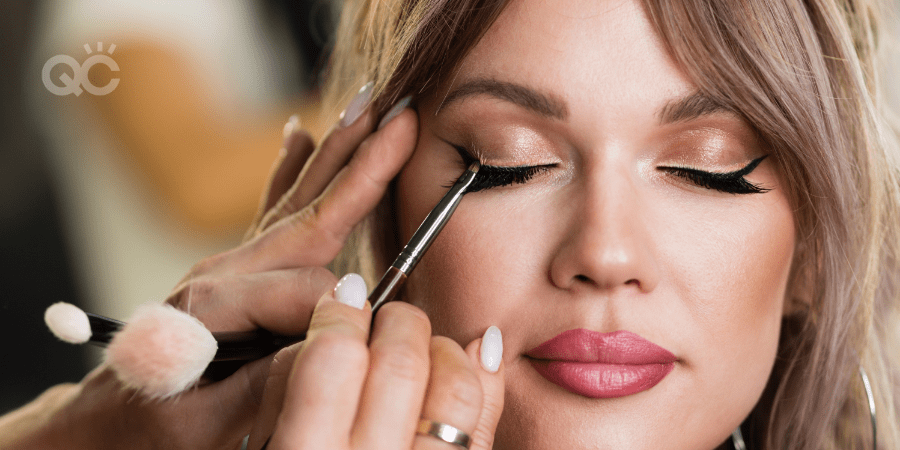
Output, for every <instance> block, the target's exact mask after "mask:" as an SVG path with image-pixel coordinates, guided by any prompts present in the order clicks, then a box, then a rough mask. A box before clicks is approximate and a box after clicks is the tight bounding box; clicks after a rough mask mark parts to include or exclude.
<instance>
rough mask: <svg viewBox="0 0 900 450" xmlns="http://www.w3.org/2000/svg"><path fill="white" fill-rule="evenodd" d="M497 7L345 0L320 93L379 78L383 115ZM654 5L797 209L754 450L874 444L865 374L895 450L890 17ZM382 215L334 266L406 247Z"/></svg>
mask: <svg viewBox="0 0 900 450" xmlns="http://www.w3.org/2000/svg"><path fill="white" fill-rule="evenodd" d="M504 5H505V2H504V1H484V0H481V1H479V0H433V1H428V0H408V1H400V0H398V1H372V2H356V3H352V4H348V5H346V6H345V8H346V10H345V14H344V18H343V20H342V23H341V31H340V32H339V35H338V44H337V47H336V52H335V54H334V56H333V61H335V63H334V64H335V65H334V66H333V67H332V72H331V74H330V88H329V91H328V95H327V98H329V99H331V100H332V103H331V105H332V106H333V105H335V104H343V103H344V102H346V100H347V94H348V93H352V89H349V87H350V86H359V85H362V84H363V83H364V82H366V81H374V82H375V92H376V97H375V98H376V100H375V103H374V104H375V108H376V111H379V112H381V113H383V112H384V111H385V110H386V109H387V108H389V107H390V105H391V104H392V103H394V102H395V101H396V100H397V99H399V98H400V97H401V96H403V95H407V94H414V95H427V94H428V93H431V92H433V90H434V89H435V88H436V87H437V86H438V85H439V84H440V83H441V81H444V80H446V79H447V77H450V76H452V72H453V71H454V70H455V69H456V67H457V66H458V64H459V62H460V60H461V59H462V58H463V57H464V56H465V54H466V53H467V52H468V51H469V50H470V49H471V48H472V47H473V46H474V45H475V44H476V43H477V42H478V40H479V39H480V38H481V36H482V35H483V33H484V32H485V31H486V30H487V28H488V27H489V26H490V25H491V24H492V23H493V21H494V20H495V19H496V17H497V16H498V15H499V13H500V11H501V10H502V8H503V6H504ZM645 9H646V11H647V13H648V15H649V17H650V19H651V21H652V22H653V23H654V24H655V26H656V28H657V30H658V32H659V34H660V36H661V37H662V39H663V40H664V41H665V42H666V44H667V45H668V47H669V51H670V54H671V55H672V57H673V58H674V59H675V61H676V62H677V63H678V64H680V66H681V67H682V69H683V70H684V71H685V72H686V73H687V74H688V76H689V77H690V78H691V79H692V80H693V81H694V82H695V83H696V84H697V86H698V88H699V90H700V91H701V92H702V93H704V94H706V95H707V96H709V97H711V98H713V99H714V100H716V101H718V102H719V103H720V104H722V105H724V106H726V107H728V108H730V109H732V110H734V111H736V112H738V113H739V114H741V115H742V116H743V117H744V118H745V119H746V120H747V122H748V123H750V124H751V125H752V126H753V127H755V128H756V130H757V131H758V132H759V134H760V136H761V137H762V138H763V139H765V141H766V142H767V143H768V144H769V145H770V146H771V148H772V151H773V156H775V158H774V159H775V160H776V161H777V163H778V164H779V165H780V167H781V172H782V174H783V175H784V177H785V179H786V181H787V184H788V186H789V188H790V191H791V192H790V195H791V197H792V201H793V204H794V207H795V218H796V219H795V220H796V222H797V229H798V236H797V242H798V244H797V249H796V252H795V254H796V257H795V261H794V265H793V269H792V275H791V281H790V284H791V289H790V292H792V293H793V294H794V295H793V296H792V298H790V299H788V301H789V302H791V303H792V304H793V305H794V307H795V308H796V309H797V310H798V311H799V312H798V313H796V314H793V315H791V316H789V317H786V318H785V320H784V324H783V325H784V326H783V327H782V332H781V333H782V334H781V343H780V346H779V354H778V357H777V360H776V363H775V368H774V370H773V372H772V375H771V377H770V381H769V385H768V387H767V388H766V391H765V392H764V394H763V396H762V398H761V399H760V401H759V403H758V404H757V406H756V407H755V408H754V410H753V411H752V412H751V414H750V416H749V417H748V420H747V422H745V425H744V430H745V437H746V439H747V440H748V441H749V444H750V448H767V449H809V450H813V449H822V448H826V449H832V448H834V449H838V448H840V449H868V448H871V446H872V436H871V425H870V422H869V417H868V413H867V411H868V407H867V405H866V404H865V402H866V396H865V393H864V391H863V387H862V384H861V382H860V381H859V377H858V370H859V368H860V367H863V368H864V369H865V371H866V372H867V373H868V376H869V378H870V380H871V381H872V386H873V390H874V394H875V403H876V407H877V410H878V443H879V447H881V448H900V430H898V413H897V412H898V410H900V404H898V400H900V399H898V396H896V395H895V394H896V391H897V387H898V386H900V373H898V371H900V361H898V359H900V345H898V344H900V313H898V309H900V286H898V279H900V263H898V259H900V153H898V147H897V145H896V143H895V141H894V136H895V135H896V132H895V130H894V129H891V128H890V127H889V126H888V123H887V121H886V119H885V118H886V117H888V114H887V112H886V110H885V105H884V102H883V98H882V93H881V91H880V90H879V88H878V82H877V81H878V79H877V75H878V73H877V70H876V62H877V59H878V57H879V55H881V53H879V52H880V51H881V50H882V49H883V48H884V47H885V45H884V44H885V43H886V42H887V41H885V40H884V37H883V36H882V35H883V34H884V31H885V30H884V28H883V26H882V24H880V23H879V22H878V19H879V18H881V17H882V14H884V11H886V10H885V9H880V8H879V5H876V4H875V3H874V2H871V1H854V0H844V1H841V0H807V1H801V0H782V1H777V2H772V1H769V0H757V1H739V2H722V1H717V0H679V1H671V2H664V1H652V0H645ZM376 215H377V216H378V218H376V219H374V220H371V221H370V222H368V223H367V224H366V225H365V226H364V227H362V228H361V229H360V232H359V233H357V235H356V238H357V239H358V241H357V242H356V250H357V251H356V252H355V253H354V252H351V253H350V254H347V255H344V256H343V257H342V258H339V262H343V263H349V265H347V264H345V265H344V266H341V267H340V268H339V269H337V270H341V271H343V270H349V269H356V270H362V271H364V272H365V273H366V274H367V275H368V280H369V281H375V279H374V278H373V276H374V275H375V274H377V273H380V272H381V271H382V270H383V269H384V266H385V265H386V264H387V259H386V258H385V256H388V255H391V254H392V253H393V252H396V248H397V243H396V240H395V236H394V234H393V229H392V227H391V225H393V223H394V221H393V220H392V218H393V215H392V206H391V196H388V197H387V198H386V199H385V201H384V202H383V203H382V205H381V206H380V207H379V209H378V211H377V212H376ZM375 224H379V225H378V226H376V225H375ZM374 244H378V245H374ZM360 255H362V256H360ZM367 262H368V263H369V264H367V265H363V266H360V264H364V263H367ZM371 263H375V264H374V265H373V264H371ZM688 432H689V431H688Z"/></svg>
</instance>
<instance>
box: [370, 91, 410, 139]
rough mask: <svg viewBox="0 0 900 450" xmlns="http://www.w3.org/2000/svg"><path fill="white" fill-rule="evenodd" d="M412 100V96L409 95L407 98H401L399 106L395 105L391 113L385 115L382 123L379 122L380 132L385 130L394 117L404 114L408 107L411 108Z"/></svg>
mask: <svg viewBox="0 0 900 450" xmlns="http://www.w3.org/2000/svg"><path fill="white" fill-rule="evenodd" d="M411 100H412V96H411V95H407V96H406V97H403V98H401V99H400V101H399V102H397V104H396V105H394V107H393V108H391V109H390V111H388V112H387V114H385V115H384V117H382V118H381V122H378V129H379V130H380V129H382V128H384V126H385V125H387V124H388V122H390V121H391V120H393V119H394V117H397V116H398V115H400V113H401V112H403V110H404V109H406V107H407V106H409V102H410V101H411Z"/></svg>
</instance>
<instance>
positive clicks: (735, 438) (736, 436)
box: [731, 425, 747, 450]
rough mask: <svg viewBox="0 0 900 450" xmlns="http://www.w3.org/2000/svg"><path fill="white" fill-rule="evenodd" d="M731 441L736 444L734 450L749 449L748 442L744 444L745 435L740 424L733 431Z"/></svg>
mask: <svg viewBox="0 0 900 450" xmlns="http://www.w3.org/2000/svg"><path fill="white" fill-rule="evenodd" d="M731 442H732V443H733V444H734V450H747V444H744V435H743V434H741V426H740V425H738V427H737V428H735V429H734V432H733V433H731Z"/></svg>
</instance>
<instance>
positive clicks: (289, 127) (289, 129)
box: [283, 114, 300, 139]
mask: <svg viewBox="0 0 900 450" xmlns="http://www.w3.org/2000/svg"><path fill="white" fill-rule="evenodd" d="M298 128H300V117H299V116H297V115H296V114H294V115H293V116H291V117H290V118H289V119H288V121H287V123H286V124H284V131H283V136H284V138H285V139H287V138H288V136H290V135H291V133H293V132H294V130H296V129H298Z"/></svg>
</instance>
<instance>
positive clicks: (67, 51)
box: [0, 0, 338, 414]
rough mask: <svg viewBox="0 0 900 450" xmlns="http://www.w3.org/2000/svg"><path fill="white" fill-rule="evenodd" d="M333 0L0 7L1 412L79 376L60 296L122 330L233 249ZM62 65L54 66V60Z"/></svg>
mask: <svg viewBox="0 0 900 450" xmlns="http://www.w3.org/2000/svg"><path fill="white" fill-rule="evenodd" d="M337 14H338V6H337V0H335V1H330V0H254V1H243V0H206V1H203V0H190V1H178V2H175V1H171V2H146V1H138V0H91V1H88V0H70V1H27V0H7V1H4V2H3V3H2V4H0V50H2V51H0V55H2V56H3V57H2V58H0V273H2V275H0V287H2V289H0V317H2V319H0V330H2V331H0V337H2V338H3V342H4V345H3V346H2V350H0V355H2V363H0V365H2V367H3V369H2V370H0V378H2V380H0V381H2V382H0V414H2V413H5V412H7V411H9V410H11V409H14V408H16V407H18V406H20V405H22V404H24V403H26V402H27V401H29V400H30V399H32V398H34V397H35V396H36V395H37V394H39V393H40V392H41V391H43V390H44V389H46V388H47V387H49V386H51V385H53V384H56V383H59V382H65V381H72V382H74V381H78V380H79V379H81V378H82V377H83V376H84V375H85V374H86V373H87V372H88V371H89V370H90V368H92V367H94V366H95V365H96V364H97V363H98V362H99V359H100V357H101V352H100V351H99V350H97V349H93V348H86V347H78V346H73V345H69V344H65V343H62V342H60V341H58V340H56V339H55V338H54V337H53V336H52V335H51V334H50V332H49V331H48V330H47V328H46V326H45V325H44V322H43V312H44V310H45V309H46V308H47V306H49V305H51V304H53V303H55V302H60V301H63V302H69V303H73V304H76V305H78V306H80V307H81V308H82V309H84V310H86V311H90V312H95V313H98V314H103V315H107V316H110V317H113V318H117V319H123V320H124V319H127V318H128V316H129V315H130V314H131V313H132V312H133V310H134V309H135V307H136V306H137V305H139V304H141V303H144V302H147V301H161V300H162V299H164V298H165V297H166V296H167V294H168V293H169V292H170V291H171V289H172V288H173V287H174V285H175V283H177V282H178V281H179V280H180V279H181V277H182V276H184V274H185V273H186V272H187V270H188V269H189V268H190V267H191V266H192V265H193V264H194V263H195V262H197V261H199V260H200V259H202V258H203V257H205V256H208V255H211V254H214V253H218V252H220V251H222V250H225V249H227V248H230V247H232V246H234V245H235V244H236V243H238V242H240V239H241V236H242V233H243V232H244V228H245V227H246V226H247V224H248V223H249V221H250V220H251V218H252V216H253V214H254V213H255V210H256V207H257V202H258V199H259V196H260V194H261V192H262V189H263V186H264V184H265V181H266V177H267V175H268V171H269V169H270V167H271V165H272V163H273V162H274V160H275V158H276V156H277V154H278V150H279V148H280V147H281V139H282V138H281V133H282V131H281V130H282V127H283V126H284V124H285V122H286V121H287V120H288V117H289V116H290V115H292V114H298V115H299V116H300V120H301V123H302V125H303V126H304V128H307V129H310V130H311V131H312V133H313V135H314V136H321V134H322V127H323V125H322V124H320V123H318V120H317V114H316V112H317V108H318V100H317V99H318V85H319V81H320V74H321V72H322V69H323V67H324V62H325V59H326V57H327V53H328V49H329V46H330V42H331V34H332V30H333V28H334V25H335V21H336V19H337ZM57 55H64V56H57Z"/></svg>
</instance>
